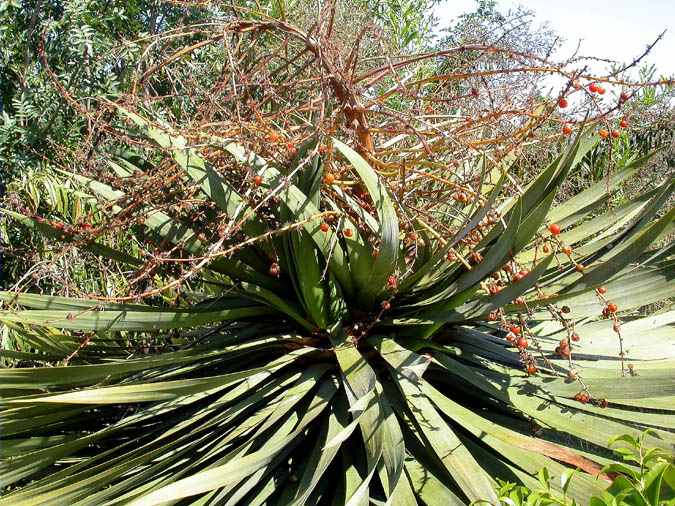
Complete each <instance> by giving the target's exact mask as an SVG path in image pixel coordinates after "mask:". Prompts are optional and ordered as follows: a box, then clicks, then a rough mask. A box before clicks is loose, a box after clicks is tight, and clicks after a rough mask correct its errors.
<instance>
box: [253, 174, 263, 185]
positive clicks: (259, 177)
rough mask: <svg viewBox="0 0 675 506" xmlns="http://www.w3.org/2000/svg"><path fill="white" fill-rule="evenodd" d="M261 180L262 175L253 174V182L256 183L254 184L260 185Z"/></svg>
mask: <svg viewBox="0 0 675 506" xmlns="http://www.w3.org/2000/svg"><path fill="white" fill-rule="evenodd" d="M262 182H263V178H262V176H255V177H254V178H253V184H254V185H256V186H260V185H261V184H262Z"/></svg>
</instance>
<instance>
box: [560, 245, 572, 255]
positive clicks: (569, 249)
mask: <svg viewBox="0 0 675 506" xmlns="http://www.w3.org/2000/svg"><path fill="white" fill-rule="evenodd" d="M561 251H562V252H563V253H564V254H565V255H567V256H570V255H571V254H572V247H571V246H563V247H562V249H561Z"/></svg>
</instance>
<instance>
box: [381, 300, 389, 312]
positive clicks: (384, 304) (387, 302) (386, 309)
mask: <svg viewBox="0 0 675 506" xmlns="http://www.w3.org/2000/svg"><path fill="white" fill-rule="evenodd" d="M382 309H383V310H385V311H389V310H390V309H391V303H390V302H389V301H388V300H383V301H382Z"/></svg>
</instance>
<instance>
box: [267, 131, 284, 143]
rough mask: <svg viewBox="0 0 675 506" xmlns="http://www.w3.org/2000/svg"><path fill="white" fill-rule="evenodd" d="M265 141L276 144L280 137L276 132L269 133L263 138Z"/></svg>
mask: <svg viewBox="0 0 675 506" xmlns="http://www.w3.org/2000/svg"><path fill="white" fill-rule="evenodd" d="M265 139H266V140H268V141H270V142H278V141H279V139H281V136H280V135H279V134H278V133H276V132H270V133H268V134H267V135H266V136H265Z"/></svg>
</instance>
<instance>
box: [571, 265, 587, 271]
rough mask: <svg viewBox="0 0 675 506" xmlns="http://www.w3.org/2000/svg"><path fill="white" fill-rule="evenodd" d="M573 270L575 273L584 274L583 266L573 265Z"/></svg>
mask: <svg viewBox="0 0 675 506" xmlns="http://www.w3.org/2000/svg"><path fill="white" fill-rule="evenodd" d="M574 268H575V269H576V271H577V272H584V269H585V268H586V267H585V266H584V265H583V264H575V265H574Z"/></svg>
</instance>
